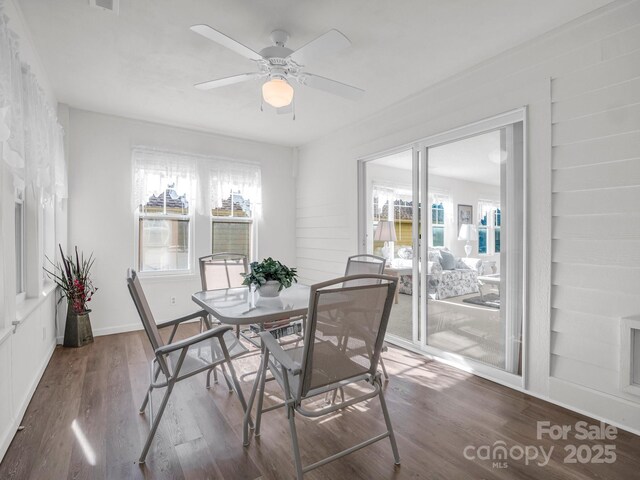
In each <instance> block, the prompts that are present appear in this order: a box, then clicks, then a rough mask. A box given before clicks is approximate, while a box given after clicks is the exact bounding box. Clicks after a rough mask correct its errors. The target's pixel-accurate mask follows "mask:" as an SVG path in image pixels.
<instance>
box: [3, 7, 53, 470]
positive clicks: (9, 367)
mask: <svg viewBox="0 0 640 480" xmlns="http://www.w3.org/2000/svg"><path fill="white" fill-rule="evenodd" d="M2 6H3V8H2V9H1V10H0V14H5V15H7V17H8V18H9V28H11V30H13V31H14V32H15V33H16V34H17V35H18V37H19V48H20V51H19V55H20V58H21V60H22V61H23V62H25V63H27V64H28V65H29V66H30V67H31V71H32V72H33V73H34V74H35V75H36V78H37V80H38V83H39V84H40V87H41V88H42V90H43V91H44V92H45V94H46V95H47V96H48V98H49V99H50V101H51V105H52V106H53V107H54V108H55V98H54V96H53V93H52V89H51V86H50V84H49V81H48V79H47V77H46V75H45V74H44V70H43V69H42V67H41V64H40V60H39V58H38V55H37V52H36V51H35V49H34V47H33V43H32V42H31V36H30V34H29V31H28V29H27V27H26V25H25V23H24V21H23V18H22V14H21V12H20V11H19V9H18V8H17V6H16V5H15V4H14V2H13V1H12V0H9V1H5V2H4V3H3V5H2ZM1 148H2V147H1V146H0V149H1ZM0 181H1V186H2V190H1V193H2V199H1V201H0V205H1V208H2V212H1V213H0V218H1V219H2V221H1V222H0V226H1V235H0V237H1V240H0V247H1V248H2V251H0V257H2V261H1V262H0V265H1V266H2V270H3V271H2V274H3V275H4V277H3V279H2V280H4V281H1V280H0V307H1V310H0V311H2V317H0V460H1V459H2V457H3V456H4V454H5V452H6V450H7V448H8V447H9V444H10V443H11V440H12V439H13V436H14V435H15V432H16V430H17V428H18V426H19V425H20V422H21V420H22V417H23V415H24V412H25V410H26V408H27V406H28V404H29V401H30V400H31V396H32V395H33V392H34V390H35V388H36V386H37V385H38V382H39V381H40V378H41V376H42V373H43V372H44V369H45V367H46V366H47V363H48V361H49V358H50V357H51V354H52V353H53V350H54V348H55V300H54V291H53V289H52V288H51V285H48V286H47V285H43V283H42V271H41V270H40V268H41V265H40V264H39V262H29V263H28V264H27V268H28V271H27V277H28V278H27V282H28V284H29V297H28V298H27V299H26V300H24V301H23V302H21V303H20V304H16V295H15V260H14V259H15V241H14V238H15V237H14V230H15V226H14V225H15V224H14V214H15V211H14V192H13V173H12V172H11V171H10V170H9V169H8V168H7V166H6V164H5V163H4V162H2V161H0ZM33 198H34V196H33V195H32V192H29V194H28V195H27V201H29V199H33ZM60 205H61V204H60V203H58V202H57V203H56V208H55V215H56V219H57V220H58V219H59V220H60V221H62V217H63V216H64V212H63V211H61V209H60ZM33 207H34V205H33V201H32V204H31V205H29V206H28V207H27V208H28V210H30V211H32V212H34V211H35V212H37V209H38V208H39V205H36V207H37V208H36V209H35V210H34V209H33ZM30 222H31V225H30V230H29V232H30V234H31V235H32V238H28V239H27V255H28V256H29V258H31V259H34V258H41V257H42V253H43V252H42V249H43V246H42V243H41V242H40V241H39V240H38V237H39V236H40V229H41V228H42V219H41V218H40V220H38V219H37V218H36V215H32V217H31V219H30ZM33 237H35V238H33ZM53 241H54V239H53V238H52V239H51V242H52V243H53ZM13 322H18V324H17V325H15V326H14V325H13Z"/></svg>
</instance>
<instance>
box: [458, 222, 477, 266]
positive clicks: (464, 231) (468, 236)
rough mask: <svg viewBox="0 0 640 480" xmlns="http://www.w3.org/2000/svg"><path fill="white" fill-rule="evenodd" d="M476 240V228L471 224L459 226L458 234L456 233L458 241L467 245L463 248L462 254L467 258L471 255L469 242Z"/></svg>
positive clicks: (471, 248)
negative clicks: (465, 242)
mask: <svg viewBox="0 0 640 480" xmlns="http://www.w3.org/2000/svg"><path fill="white" fill-rule="evenodd" d="M475 238H476V227H475V225H473V224H472V223H465V224H463V225H460V232H459V233H458V240H466V241H467V244H466V245H465V246H464V253H465V254H466V256H467V258H468V257H469V255H471V250H473V247H472V246H471V240H475Z"/></svg>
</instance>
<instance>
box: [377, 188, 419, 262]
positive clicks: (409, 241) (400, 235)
mask: <svg viewBox="0 0 640 480" xmlns="http://www.w3.org/2000/svg"><path fill="white" fill-rule="evenodd" d="M372 205H373V225H372V229H371V232H375V231H376V228H377V226H378V222H379V221H381V220H382V221H391V222H393V226H394V230H395V233H396V241H395V242H389V243H390V245H393V251H394V252H393V253H394V255H395V254H397V253H398V250H400V249H402V248H411V246H412V245H413V238H412V231H413V201H412V197H411V190H409V189H405V188H402V187H387V186H382V185H378V184H374V185H373V203H372ZM389 206H391V208H389ZM418 208H420V206H418ZM384 244H385V242H384V241H379V240H374V241H373V252H374V253H375V254H383V251H382V248H383V247H384Z"/></svg>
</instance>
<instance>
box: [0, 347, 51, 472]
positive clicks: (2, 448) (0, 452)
mask: <svg viewBox="0 0 640 480" xmlns="http://www.w3.org/2000/svg"><path fill="white" fill-rule="evenodd" d="M55 349H56V345H55V344H53V345H51V349H50V350H49V352H48V353H47V354H46V355H45V356H44V359H43V362H42V365H40V368H39V369H38V373H37V374H36V376H35V378H34V379H33V382H31V385H30V386H29V393H28V394H27V396H26V397H25V400H24V402H22V403H23V404H22V405H20V410H18V413H17V415H16V416H15V419H14V421H13V424H12V425H11V428H10V429H8V430H7V431H6V432H4V433H3V438H2V439H1V440H0V461H2V459H3V458H4V455H5V453H7V450H8V449H9V445H11V442H12V441H13V437H15V435H16V433H17V432H18V427H19V426H20V424H21V423H22V418H23V417H24V414H25V412H26V411H27V407H28V406H29V403H31V398H33V394H34V393H35V391H36V388H37V387H38V384H39V383H40V379H41V378H42V375H43V374H44V371H45V370H46V368H47V365H49V361H50V360H51V356H52V355H53V352H54V350H55Z"/></svg>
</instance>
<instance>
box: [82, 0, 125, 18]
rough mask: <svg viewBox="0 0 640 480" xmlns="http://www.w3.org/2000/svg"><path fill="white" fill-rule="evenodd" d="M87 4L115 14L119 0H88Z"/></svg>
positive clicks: (118, 7)
mask: <svg viewBox="0 0 640 480" xmlns="http://www.w3.org/2000/svg"><path fill="white" fill-rule="evenodd" d="M89 5H91V6H92V7H96V8H99V9H100V10H107V11H109V12H113V13H115V14H116V15H117V14H118V12H119V10H120V0H89Z"/></svg>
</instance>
